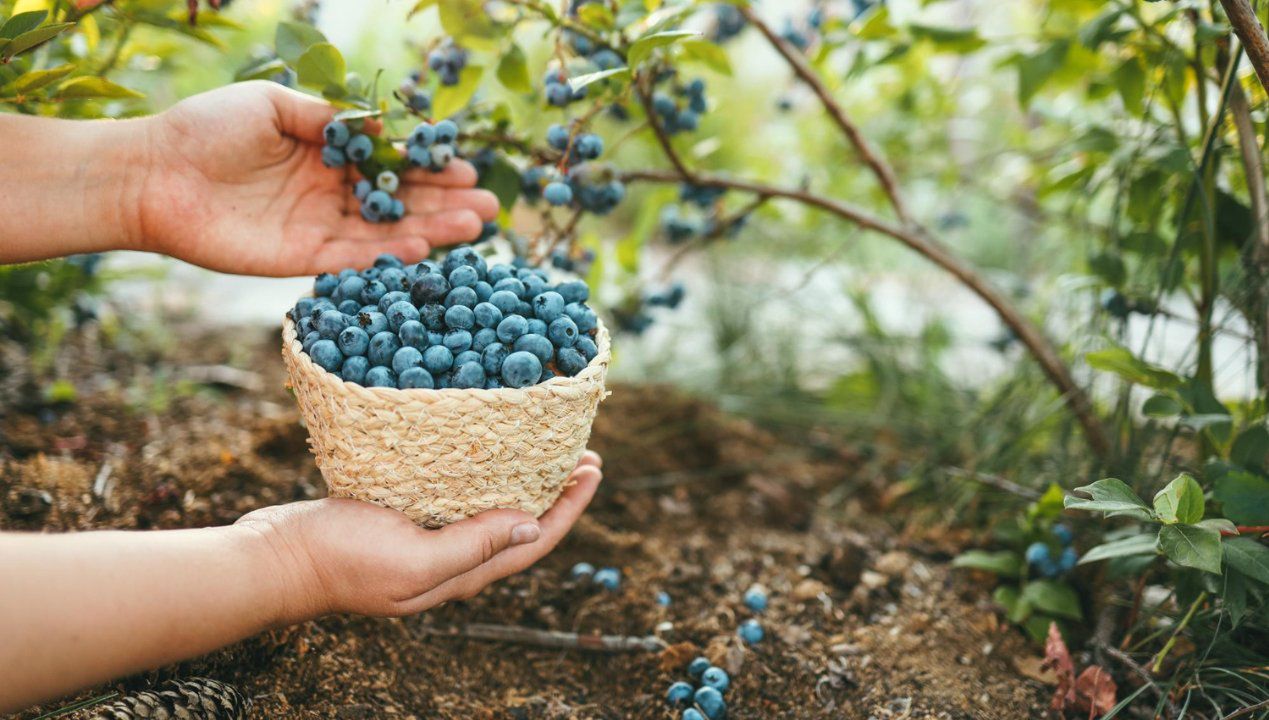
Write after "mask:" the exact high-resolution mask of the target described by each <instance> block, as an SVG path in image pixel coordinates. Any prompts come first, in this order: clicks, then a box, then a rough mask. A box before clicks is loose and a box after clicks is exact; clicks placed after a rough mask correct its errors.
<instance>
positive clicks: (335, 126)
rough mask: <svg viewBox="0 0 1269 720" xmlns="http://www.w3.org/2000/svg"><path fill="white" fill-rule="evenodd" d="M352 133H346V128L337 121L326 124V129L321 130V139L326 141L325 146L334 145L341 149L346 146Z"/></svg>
mask: <svg viewBox="0 0 1269 720" xmlns="http://www.w3.org/2000/svg"><path fill="white" fill-rule="evenodd" d="M351 136H352V133H350V132H348V126H347V125H345V124H343V123H342V122H340V121H338V120H332V121H330V122H328V123H326V127H324V128H322V137H323V138H325V139H326V144H327V145H334V146H335V147H337V148H341V147H343V146H345V145H347V144H348V139H349V138H350V137H351Z"/></svg>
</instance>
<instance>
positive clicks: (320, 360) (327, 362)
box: [308, 338, 536, 379]
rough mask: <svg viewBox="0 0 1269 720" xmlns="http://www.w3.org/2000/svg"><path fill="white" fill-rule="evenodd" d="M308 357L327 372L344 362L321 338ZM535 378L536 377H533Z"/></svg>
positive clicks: (334, 348)
mask: <svg viewBox="0 0 1269 720" xmlns="http://www.w3.org/2000/svg"><path fill="white" fill-rule="evenodd" d="M308 354H309V357H311V358H313V362H315V363H317V364H318V365H319V366H321V368H322V369H323V370H326V371H327V372H335V371H337V370H339V368H340V366H341V365H343V364H344V354H343V353H341V352H340V351H339V348H338V347H336V346H335V341H333V340H326V339H324V338H323V339H321V340H318V341H317V342H315V343H313V347H311V348H309V351H308ZM535 379H536V378H535Z"/></svg>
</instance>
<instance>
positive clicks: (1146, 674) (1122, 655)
mask: <svg viewBox="0 0 1269 720" xmlns="http://www.w3.org/2000/svg"><path fill="white" fill-rule="evenodd" d="M1095 647H1096V649H1097V650H1099V651H1101V652H1103V653H1105V654H1106V655H1107V656H1109V657H1111V658H1114V659H1115V660H1118V661H1119V662H1120V663H1122V664H1123V665H1124V667H1126V668H1128V669H1129V670H1131V671H1133V673H1135V674H1136V675H1137V676H1138V677H1140V678H1141V679H1142V680H1144V681H1145V683H1146V685H1148V686H1149V687H1150V689H1151V690H1153V691H1154V693H1155V695H1158V696H1159V699H1160V700H1163V701H1164V702H1165V703H1166V704H1167V706H1168V713H1169V715H1168V717H1176V714H1177V708H1176V705H1175V704H1173V702H1172V701H1171V700H1169V699H1168V694H1167V693H1165V692H1164V691H1163V688H1161V687H1159V685H1158V683H1156V682H1155V681H1154V678H1153V677H1151V676H1150V671H1148V670H1146V669H1145V668H1144V667H1142V665H1141V663H1139V662H1137V661H1136V660H1133V659H1132V656H1131V655H1129V654H1128V653H1126V652H1124V651H1123V650H1120V649H1119V648H1117V647H1115V646H1113V645H1111V644H1109V643H1104V642H1098V643H1097V644H1096V646H1095Z"/></svg>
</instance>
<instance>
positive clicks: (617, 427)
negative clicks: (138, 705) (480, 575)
mask: <svg viewBox="0 0 1269 720" xmlns="http://www.w3.org/2000/svg"><path fill="white" fill-rule="evenodd" d="M230 337H232V342H225V341H221V342H192V341H191V342H183V343H176V344H175V346H176V347H177V348H179V349H177V350H174V351H173V352H171V353H162V354H154V355H150V356H146V355H145V354H141V356H140V357H141V359H140V360H137V359H135V358H136V357H137V355H136V354H135V353H132V354H128V355H124V354H120V355H118V356H105V357H96V356H94V357H95V359H94V360H93V361H92V362H91V363H82V364H80V365H77V366H76V367H75V368H74V370H73V372H72V376H73V377H74V378H75V382H76V386H77V387H78V388H79V393H78V397H77V399H76V400H75V401H74V402H73V403H64V404H62V405H57V406H48V405H29V404H25V403H23V402H20V398H22V397H23V396H24V393H23V387H22V385H23V382H24V379H23V378H22V377H21V373H20V372H18V370H17V363H15V362H14V360H13V358H12V356H11V357H10V360H9V367H3V368H0V369H3V370H4V372H3V373H2V374H3V375H4V376H5V380H4V382H5V383H7V384H6V385H3V386H0V528H3V529H8V530H13V529H22V530H70V529H89V528H136V529H150V528H178V527H198V526H205V525H211V524H225V523H230V522H232V521H233V520H235V519H236V518H237V517H239V516H240V515H242V514H243V513H245V512H248V511H250V510H252V509H254V508H257V507H261V506H263V505H268V504H273V503H282V502H287V501H291V500H296V499H304V498H312V497H320V496H321V495H322V494H323V492H324V490H323V487H324V486H323V484H322V479H321V476H320V475H319V473H318V471H317V469H316V467H315V466H314V464H313V462H312V459H311V457H310V455H309V453H308V449H307V446H306V443H305V440H306V435H305V431H304V429H303V427H302V426H301V425H300V422H299V419H298V413H297V411H296V409H295V407H294V404H293V403H292V401H291V399H290V397H289V396H288V394H287V391H286V390H285V387H284V379H285V378H284V371H283V369H282V363H281V358H280V357H279V355H278V353H277V339H276V337H274V335H273V334H272V333H265V332H263V331H256V330H252V331H241V332H238V333H235V334H233V335H232V336H230ZM221 339H222V340H224V338H221ZM90 342H91V341H90ZM225 348H233V350H232V351H230V350H226V349H225ZM3 364H4V363H3V362H2V358H0V365H3ZM226 368H234V369H229V370H227V369H226ZM240 371H241V372H240ZM612 390H613V395H612V397H611V398H610V399H609V400H608V401H607V402H606V403H605V404H604V405H603V406H602V409H601V412H600V416H599V419H598V421H597V423H596V426H595V430H594V437H593V441H592V447H593V448H595V449H596V450H599V451H600V452H602V453H603V454H604V456H605V466H604V469H605V474H606V479H605V483H604V486H603V487H602V488H601V490H600V493H599V495H598V497H597V499H596V500H595V503H594V505H593V506H592V508H591V510H590V512H589V513H588V515H587V516H586V518H585V519H584V520H583V521H582V522H581V523H580V524H579V525H578V527H577V528H576V529H575V531H574V532H573V534H572V535H571V536H570V537H569V538H568V539H567V540H566V541H565V542H564V543H563V545H561V546H560V548H559V549H558V550H557V552H555V553H554V554H553V555H552V556H550V557H549V558H547V559H546V560H545V561H543V562H542V563H541V564H540V565H539V566H538V567H535V568H533V569H532V570H530V571H529V572H526V573H523V574H521V575H519V576H516V577H513V578H510V579H508V580H506V581H504V582H502V583H499V584H497V585H496V586H494V587H492V588H490V589H488V590H486V591H485V592H484V593H483V594H481V595H480V596H478V597H477V598H475V599H473V600H470V601H467V602H462V603H455V604H452V605H450V606H447V607H444V608H441V609H437V610H434V611H431V612H428V613H425V614H423V615H421V616H417V617H411V618H406V619H400V620H380V619H367V618H359V617H342V616H341V617H328V618H325V619H322V620H319V621H315V622H310V623H307V624H305V625H302V626H299V627H296V628H291V629H289V630H286V631H279V632H274V633H270V634H267V635H265V636H263V637H259V638H255V639H252V640H249V641H246V642H243V643H240V644H239V645H236V646H234V647H231V648H228V649H226V650H223V651H221V652H218V653H215V654H213V655H211V656H209V657H206V658H202V659H198V660H194V661H190V662H187V663H183V664H181V665H180V666H175V667H168V668H163V669H160V670H157V671H154V672H151V673H146V674H144V675H141V676H137V677H133V678H128V679H126V680H123V681H120V682H118V683H113V684H111V685H108V686H105V687H101V688H93V689H91V690H88V691H85V692H83V693H81V694H79V695H77V696H76V697H75V698H67V699H66V700H65V701H63V702H61V703H55V704H51V705H49V706H47V707H44V708H36V709H33V710H30V711H28V712H26V713H22V714H19V715H18V716H17V717H19V718H35V717H38V716H39V715H40V714H41V713H43V712H47V711H50V710H53V709H56V708H57V707H59V706H62V705H64V704H66V703H69V702H71V701H72V700H74V699H83V698H88V697H94V696H96V695H100V694H102V693H104V692H109V691H111V690H116V691H120V692H126V691H130V690H137V689H143V688H145V687H148V686H150V685H151V684H153V683H155V682H158V681H160V680H163V679H166V678H171V677H184V676H190V675H200V676H206V677H212V678H215V679H218V680H222V681H225V682H228V683H230V684H232V685H234V686H236V687H238V688H239V689H240V690H242V691H243V692H244V693H246V694H247V695H249V696H251V697H253V698H254V708H253V714H252V717H256V718H517V719H518V718H525V719H527V718H677V717H678V714H677V713H676V712H672V711H671V710H670V709H669V708H668V707H667V705H666V703H665V702H664V700H663V695H664V692H665V689H666V687H667V686H668V685H669V684H670V683H671V682H672V681H674V680H676V679H681V678H682V676H683V674H684V672H683V667H684V666H685V664H686V662H687V661H688V660H689V659H690V658H691V657H693V656H694V655H696V654H698V653H701V652H703V653H704V654H706V655H708V656H709V657H710V658H711V659H712V660H713V661H714V662H715V663H717V664H719V665H721V666H722V667H724V668H726V669H727V670H728V671H729V672H730V673H731V675H732V678H733V682H732V688H731V689H730V690H729V691H728V693H727V700H728V709H729V715H728V717H730V718H733V719H735V720H745V719H750V718H846V719H851V718H861V719H863V718H877V719H895V720H897V719H900V718H1032V717H1041V716H1043V715H1044V709H1045V707H1046V706H1047V696H1048V694H1049V693H1050V692H1051V691H1050V689H1049V688H1047V687H1046V686H1045V685H1043V684H1041V683H1040V682H1037V681H1035V680H1033V679H1029V678H1028V677H1026V676H1024V675H1022V674H1020V673H1019V671H1018V669H1017V668H1018V667H1028V666H1030V665H1032V664H1034V663H1035V662H1036V658H1037V650H1036V649H1035V648H1034V647H1032V646H1030V645H1029V644H1028V643H1027V642H1026V641H1025V640H1024V639H1023V637H1022V636H1021V635H1020V634H1019V633H1017V632H1016V631H1014V630H1012V629H1010V628H1008V627H1007V626H1005V625H1004V624H1003V623H1002V621H1001V620H1000V619H999V618H998V616H997V614H996V613H995V612H994V611H993V610H992V609H991V606H990V603H989V601H988V600H987V599H986V597H987V595H988V594H989V593H988V592H987V591H988V589H989V588H987V587H985V586H984V585H983V584H982V583H981V578H971V577H966V576H965V575H964V574H963V573H960V572H956V573H953V572H952V571H950V570H949V568H948V566H947V561H948V560H949V558H950V556H951V554H952V552H954V551H955V549H956V548H955V545H954V543H951V542H950V541H943V542H937V541H931V540H928V539H905V536H904V534H903V533H901V532H898V531H897V529H898V528H900V527H902V525H903V523H902V519H901V518H899V517H897V516H895V515H893V514H889V513H888V512H886V511H883V508H882V505H881V500H880V499H879V498H878V497H877V492H876V491H875V490H873V489H870V488H871V487H872V486H871V485H869V484H867V483H861V482H858V481H857V479H856V478H857V475H858V474H859V472H858V471H859V469H860V466H861V464H862V462H863V461H862V460H861V458H860V457H859V456H858V455H857V454H856V453H855V452H854V451H852V449H851V448H849V447H845V446H842V445H840V444H839V443H837V442H836V441H835V440H834V439H833V438H832V437H831V436H829V435H827V434H821V433H815V432H810V433H807V432H806V431H802V432H801V433H800V434H798V435H795V436H793V437H784V436H782V435H781V434H778V433H775V432H772V431H769V430H765V429H762V428H759V427H756V426H754V425H752V424H750V423H748V422H746V421H743V420H740V419H737V418H734V417H730V416H727V415H725V414H723V413H721V412H720V411H719V410H717V409H716V408H714V407H713V406H711V405H710V404H708V403H705V402H702V401H700V400H698V399H693V398H691V397H688V396H685V395H682V394H680V393H678V392H676V391H674V390H671V389H668V388H662V387H630V386H617V387H614V388H612ZM583 560H585V561H587V562H590V563H592V564H594V565H596V566H604V565H613V566H618V567H620V568H621V570H622V573H623V583H622V587H621V590H620V591H619V592H614V593H609V592H603V591H598V590H596V589H594V588H593V587H592V586H590V585H585V584H583V585H579V584H576V583H572V582H570V581H568V577H567V576H568V569H569V568H570V567H571V566H572V565H573V564H574V563H576V562H579V561H583ZM753 583H761V584H762V585H764V586H765V587H767V588H768V589H769V590H770V593H771V607H770V608H769V609H768V610H767V612H766V613H764V614H763V615H762V616H761V621H762V622H763V624H764V625H765V627H766V629H767V639H766V640H765V641H764V642H762V643H761V644H759V645H757V646H755V647H745V646H743V645H741V644H740V643H739V641H738V640H737V639H736V637H735V628H736V626H737V625H738V624H739V622H740V621H741V620H743V619H745V618H747V617H749V616H750V615H751V613H749V612H748V611H747V610H745V608H744V606H743V604H742V603H741V595H742V594H743V592H744V591H745V589H746V588H748V587H749V586H750V585H751V584H753ZM660 590H664V591H666V592H668V593H669V594H670V596H671V598H672V603H671V605H670V606H669V607H661V606H659V605H657V604H656V602H655V599H654V598H655V596H656V594H657V592H658V591H660ZM469 623H489V624H498V625H514V626H521V627H527V628H534V629H543V630H558V631H571V632H577V633H582V634H605V635H628V636H638V637H643V636H652V635H655V636H657V637H659V638H661V639H662V640H663V641H665V643H667V644H668V645H669V648H668V649H667V650H664V651H661V652H650V651H638V652H626V653H614V654H603V653H599V652H594V651H588V650H561V649H555V648H548V647H540V646H532V645H513V644H508V643H502V642H491V641H487V640H481V639H473V638H470V637H464V636H463V634H462V631H463V628H464V627H465V626H466V625H467V624H469ZM455 631H457V632H456V634H450V633H454V632H455Z"/></svg>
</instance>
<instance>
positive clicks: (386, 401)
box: [282, 317, 611, 527]
mask: <svg viewBox="0 0 1269 720" xmlns="http://www.w3.org/2000/svg"><path fill="white" fill-rule="evenodd" d="M595 343H596V345H597V346H598V348H599V353H598V354H597V355H596V356H595V359H594V360H591V362H590V365H588V366H587V367H586V369H584V370H582V372H580V373H578V375H577V376H575V377H571V378H570V377H556V378H552V379H550V380H548V381H547V382H545V383H541V384H538V385H531V386H529V387H527V388H522V389H512V388H505V389H499V390H458V389H447V390H397V389H394V388H367V387H362V386H360V385H357V384H354V383H347V382H344V381H343V380H341V379H340V378H339V377H338V376H337V375H334V374H331V373H328V372H326V371H325V370H323V369H322V368H321V367H319V366H318V365H317V364H315V363H314V362H313V361H312V360H311V359H310V358H309V356H308V355H307V354H305V353H304V352H303V351H302V348H301V345H300V342H299V340H297V339H296V337H295V324H294V322H292V321H291V319H290V318H289V317H288V318H286V320H285V321H284V322H283V325H282V357H283V359H284V360H285V361H286V368H287V372H288V373H289V374H290V385H291V387H292V388H293V389H294V390H295V396H296V398H297V399H298V400H299V404H300V412H301V413H302V414H303V416H304V421H305V423H307V425H308V432H309V438H310V439H309V444H310V446H311V447H312V450H313V455H314V456H316V458H317V466H318V467H319V468H320V469H321V471H322V476H323V477H325V478H326V486H327V487H328V488H329V489H330V495H331V496H336V497H351V498H357V499H359V500H367V501H369V502H373V503H377V504H379V505H383V506H385V507H390V508H394V509H397V510H400V511H401V512H403V513H405V514H406V515H407V516H408V517H409V518H410V519H411V520H413V521H414V522H416V523H418V524H419V525H423V526H425V527H440V526H442V525H445V524H448V523H451V522H455V521H457V520H462V519H463V518H466V517H470V516H472V515H475V514H476V513H479V512H481V511H484V510H490V509H493V508H514V509H519V510H524V511H525V512H528V513H532V514H533V515H534V516H538V515H541V514H542V513H543V512H545V511H546V510H547V509H548V508H549V507H551V505H553V504H554V503H555V500H556V498H558V497H559V496H560V493H562V492H563V491H564V487H565V484H566V483H567V482H568V478H569V475H570V474H571V472H572V470H573V468H574V466H576V465H577V461H578V460H579V459H581V456H582V453H583V452H584V451H585V450H586V442H587V441H588V440H589V439H590V428H591V423H592V422H593V421H594V419H595V413H596V411H597V410H598V409H599V402H600V401H601V400H603V399H604V397H606V395H607V393H606V392H605V390H604V378H605V376H606V375H607V373H608V362H609V360H610V358H611V355H610V353H609V345H608V331H607V329H606V328H604V326H603V325H602V324H600V326H599V332H598V334H597V335H596V337H595Z"/></svg>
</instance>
